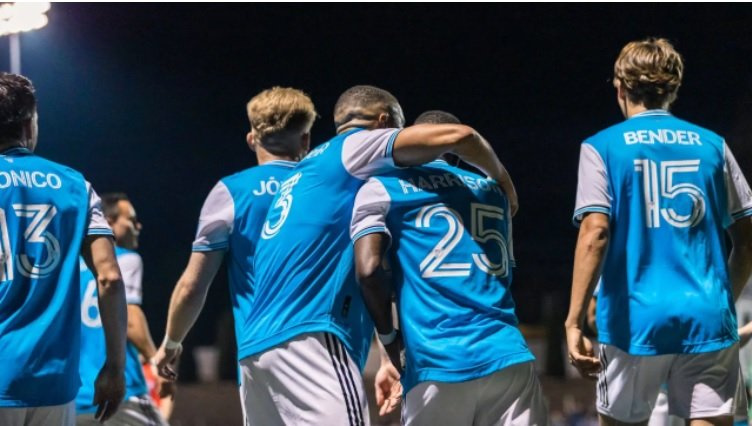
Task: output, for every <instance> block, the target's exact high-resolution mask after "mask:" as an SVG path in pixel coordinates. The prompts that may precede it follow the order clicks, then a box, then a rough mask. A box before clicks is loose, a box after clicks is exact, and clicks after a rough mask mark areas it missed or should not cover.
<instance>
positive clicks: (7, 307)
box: [0, 148, 111, 407]
mask: <svg viewBox="0 0 752 426" xmlns="http://www.w3.org/2000/svg"><path fill="white" fill-rule="evenodd" d="M89 198H90V188H89V186H88V183H87V182H86V181H85V180H84V178H83V176H81V174H80V173H78V172H76V171H74V170H72V169H70V168H68V167H65V166H61V165H59V164H56V163H53V162H51V161H48V160H45V159H43V158H40V157H37V156H35V155H34V154H32V153H31V152H30V151H28V150H26V149H24V148H13V149H10V150H7V151H5V152H3V153H2V155H1V156H0V250H1V251H2V259H3V263H2V270H1V271H0V274H1V275H2V280H1V284H0V365H3V366H4V367H3V368H2V369H0V406H27V407H28V406H43V405H57V404H62V403H65V402H68V401H71V400H72V399H73V398H74V396H75V394H76V389H77V388H78V350H79V348H78V344H79V321H80V320H79V318H80V317H79V311H78V307H79V306H80V305H79V302H78V294H79V288H78V256H79V252H80V249H81V243H82V241H83V237H84V235H85V234H86V232H87V229H86V227H87V224H88V222H89V217H88V213H89V201H90V199H89ZM89 232H90V233H91V230H90V231H89ZM101 233H103V234H110V235H111V231H110V230H109V229H108V228H103V229H102V230H101ZM42 389H45V390H54V391H46V392H45V391H40V390H42Z"/></svg>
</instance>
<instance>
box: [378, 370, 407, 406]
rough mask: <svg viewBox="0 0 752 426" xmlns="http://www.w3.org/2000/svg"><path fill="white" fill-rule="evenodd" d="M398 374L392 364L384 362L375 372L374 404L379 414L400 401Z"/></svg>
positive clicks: (397, 404)
mask: <svg viewBox="0 0 752 426" xmlns="http://www.w3.org/2000/svg"><path fill="white" fill-rule="evenodd" d="M399 379H400V375H399V373H398V372H397V369H396V368H394V365H392V364H391V363H387V362H384V363H382V364H381V367H379V371H378V372H377V373H376V380H375V382H374V387H375V388H376V405H378V406H379V415H380V416H385V415H387V414H389V413H391V412H392V411H394V410H395V409H396V408H397V407H399V405H400V402H401V401H402V383H400V381H399Z"/></svg>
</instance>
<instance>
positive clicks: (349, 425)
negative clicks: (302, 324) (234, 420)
mask: <svg viewBox="0 0 752 426" xmlns="http://www.w3.org/2000/svg"><path fill="white" fill-rule="evenodd" d="M240 371H241V379H240V395H241V401H242V402H243V412H244V413H245V418H246V420H245V423H246V426H275V425H328V426H329V425H331V426H339V425H341V426H367V425H370V420H369V417H368V403H367V399H366V393H365V388H364V386H363V378H362V376H361V374H360V370H359V369H358V366H357V365H356V364H355V362H353V360H352V359H351V358H350V355H349V354H348V353H347V351H346V350H345V347H344V346H343V345H342V343H341V342H340V341H339V339H337V338H336V337H334V336H333V335H331V334H329V333H310V334H303V335H300V336H298V337H296V338H294V339H292V340H289V341H287V342H285V343H283V344H281V345H279V346H276V347H274V348H272V349H270V350H268V351H266V352H262V353H261V354H256V355H254V356H250V357H247V358H244V359H242V360H241V361H240Z"/></svg>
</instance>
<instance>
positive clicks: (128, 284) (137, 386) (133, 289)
mask: <svg viewBox="0 0 752 426" xmlns="http://www.w3.org/2000/svg"><path fill="white" fill-rule="evenodd" d="M115 254H116V255H117V262H118V266H119V267H120V273H121V275H122V277H123V284H124V285H125V301H126V302H127V303H128V304H129V305H131V304H134V305H140V304H141V301H142V296H141V295H142V286H141V281H142V277H143V263H142V261H141V256H139V255H138V253H136V252H135V251H132V250H128V249H124V248H122V247H115ZM80 268H81V362H80V365H79V374H80V375H81V387H80V388H79V389H78V394H77V395H76V412H77V413H78V414H86V413H94V412H96V411H97V406H96V405H93V400H94V382H95V381H96V379H97V375H98V374H99V371H100V370H101V369H102V366H103V365H104V362H105V361H106V358H107V353H106V352H105V346H106V345H105V339H104V329H103V328H102V319H101V317H100V315H99V298H98V294H99V292H98V291H97V281H96V280H95V279H94V274H93V273H92V272H91V271H90V270H89V268H87V267H86V264H85V263H84V262H83V259H81V261H80ZM147 393H148V389H147V387H146V379H145V378H144V372H143V370H142V369H141V361H140V360H139V359H138V349H136V347H135V346H133V344H132V343H131V342H130V341H129V342H128V343H127V345H126V348H125V399H128V398H130V397H132V396H143V395H146V394H147Z"/></svg>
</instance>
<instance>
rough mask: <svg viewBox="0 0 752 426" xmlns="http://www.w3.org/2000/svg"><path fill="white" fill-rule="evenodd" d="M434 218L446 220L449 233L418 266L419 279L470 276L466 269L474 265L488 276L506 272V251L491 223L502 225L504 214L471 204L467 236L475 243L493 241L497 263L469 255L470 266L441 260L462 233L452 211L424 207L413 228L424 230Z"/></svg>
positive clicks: (497, 209) (477, 204)
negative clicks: (497, 255) (497, 251)
mask: <svg viewBox="0 0 752 426" xmlns="http://www.w3.org/2000/svg"><path fill="white" fill-rule="evenodd" d="M434 218H441V219H444V220H446V222H447V223H448V224H449V229H448V230H447V233H446V235H444V236H443V237H442V238H441V239H440V240H439V242H438V243H437V244H436V246H435V247H434V248H433V250H431V251H430V252H429V253H428V255H427V256H426V257H425V259H423V261H422V262H420V271H421V276H422V277H423V278H434V277H466V276H469V275H470V269H471V268H472V264H473V263H474V264H475V266H477V267H478V268H479V269H480V270H481V271H483V272H485V273H486V274H488V275H493V276H498V277H505V276H507V274H508V272H509V250H508V248H507V242H506V240H505V239H504V236H503V235H502V233H501V232H499V230H498V229H497V228H496V227H495V226H493V224H492V223H491V224H490V226H489V223H490V222H491V221H497V224H498V223H503V221H504V210H503V209H501V208H498V207H494V206H489V205H487V204H479V203H472V204H471V210H470V218H471V219H470V220H471V222H472V223H471V226H470V231H471V232H470V235H471V236H472V237H473V240H475V241H477V242H478V243H486V242H488V241H493V242H494V243H496V246H497V247H498V250H499V252H500V253H499V255H500V256H499V257H498V258H499V259H500V261H499V263H494V262H492V261H491V260H490V259H489V258H488V255H487V254H486V253H484V252H480V253H472V260H473V263H470V262H466V263H449V262H445V261H444V260H445V259H446V258H447V256H449V254H450V253H451V252H452V250H454V248H455V247H457V244H459V243H460V241H461V240H462V235H463V234H464V233H465V227H464V225H463V224H462V218H461V216H460V215H459V214H458V213H457V212H456V211H455V210H453V209H451V208H449V207H447V206H446V205H444V204H432V205H430V206H425V207H423V208H422V209H420V211H419V212H418V216H417V218H416V219H415V226H416V227H418V228H428V227H430V226H431V221H432V220H433V219H434Z"/></svg>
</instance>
